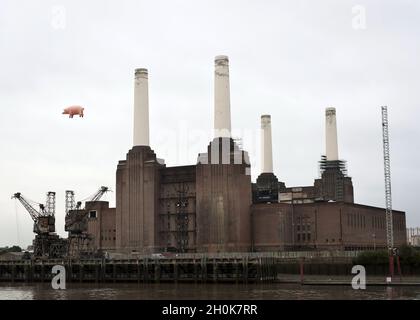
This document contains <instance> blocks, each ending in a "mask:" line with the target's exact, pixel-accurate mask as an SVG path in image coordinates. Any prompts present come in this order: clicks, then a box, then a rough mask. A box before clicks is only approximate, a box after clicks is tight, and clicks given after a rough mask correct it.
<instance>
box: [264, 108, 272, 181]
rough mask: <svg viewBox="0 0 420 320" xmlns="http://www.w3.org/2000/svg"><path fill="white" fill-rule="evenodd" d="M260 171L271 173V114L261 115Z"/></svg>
mask: <svg viewBox="0 0 420 320" xmlns="http://www.w3.org/2000/svg"><path fill="white" fill-rule="evenodd" d="M261 173H273V145H272V140H271V116H270V115H263V116H261Z"/></svg>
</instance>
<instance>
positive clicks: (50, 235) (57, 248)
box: [12, 191, 67, 258]
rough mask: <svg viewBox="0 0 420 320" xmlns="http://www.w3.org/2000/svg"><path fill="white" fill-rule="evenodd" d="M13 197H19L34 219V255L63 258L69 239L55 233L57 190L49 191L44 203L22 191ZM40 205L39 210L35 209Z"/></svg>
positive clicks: (37, 256)
mask: <svg viewBox="0 0 420 320" xmlns="http://www.w3.org/2000/svg"><path fill="white" fill-rule="evenodd" d="M12 199H17V200H19V201H20V203H21V204H22V205H23V207H24V208H25V209H26V210H27V211H28V212H29V215H30V216H31V218H32V220H33V221H34V229H33V231H34V233H35V234H36V236H35V239H34V240H33V246H34V256H35V257H36V258H61V257H63V256H64V255H65V254H66V252H67V241H66V240H65V239H61V238H60V237H59V236H58V235H57V234H56V233H55V192H52V191H50V192H48V193H47V201H46V203H45V205H44V204H42V203H37V202H34V201H30V200H27V199H26V198H24V197H23V196H22V194H21V193H20V192H17V193H15V194H14V195H13V196H12ZM35 205H38V206H39V210H37V209H35V207H34V206H35Z"/></svg>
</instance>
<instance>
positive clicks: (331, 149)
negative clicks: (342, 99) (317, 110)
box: [325, 108, 338, 161]
mask: <svg viewBox="0 0 420 320" xmlns="http://www.w3.org/2000/svg"><path fill="white" fill-rule="evenodd" d="M325 149H326V156H327V160H328V161H335V160H338V143H337V120H336V112H335V108H326V109H325Z"/></svg>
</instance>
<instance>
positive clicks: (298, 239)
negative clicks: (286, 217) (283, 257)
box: [297, 233, 300, 241]
mask: <svg viewBox="0 0 420 320" xmlns="http://www.w3.org/2000/svg"><path fill="white" fill-rule="evenodd" d="M297 241H300V233H298V235H297Z"/></svg>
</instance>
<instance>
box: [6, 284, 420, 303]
mask: <svg viewBox="0 0 420 320" xmlns="http://www.w3.org/2000/svg"><path fill="white" fill-rule="evenodd" d="M10 299H11V300H21V299H24V300H38V299H65V300H67V299H79V300H88V299H96V300H100V299H126V300H133V299H140V300H145V299H157V300H159V299H170V300H172V299H191V300H196V299H199V300H212V299H220V300H234V299H267V300H273V299H274V300H277V299H286V300H290V299H292V300H293V299H296V300H305V299H323V300H325V299H417V300H418V299H420V287H418V286H416V287H414V286H412V287H385V286H368V287H367V289H366V290H353V289H352V288H351V286H325V285H324V286H312V285H311V286H309V285H308V286H307V285H305V286H301V285H299V284H279V283H278V284H173V283H167V284H72V283H70V284H67V289H66V290H53V289H52V288H51V286H50V285H48V284H30V285H28V284H6V283H0V300H10Z"/></svg>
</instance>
